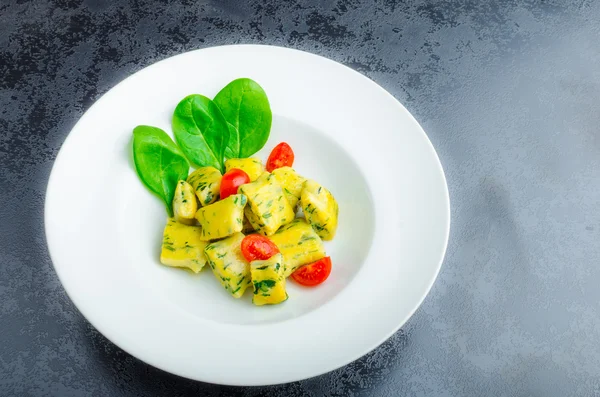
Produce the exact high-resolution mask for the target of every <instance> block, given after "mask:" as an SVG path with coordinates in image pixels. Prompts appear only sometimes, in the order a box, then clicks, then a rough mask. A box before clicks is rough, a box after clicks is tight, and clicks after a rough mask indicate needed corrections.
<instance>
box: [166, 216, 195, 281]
mask: <svg viewBox="0 0 600 397" xmlns="http://www.w3.org/2000/svg"><path fill="white" fill-rule="evenodd" d="M200 234H201V231H200V227H199V226H188V225H184V224H182V223H179V222H177V221H176V220H175V219H174V218H169V220H168V221H167V226H166V227H165V231H164V233H163V242H162V250H161V253H160V263H162V264H163V265H166V266H172V267H184V268H188V269H190V270H191V271H193V272H194V273H198V272H199V271H200V270H202V267H203V266H204V265H205V264H206V258H205V256H204V248H205V247H206V242H204V241H202V239H200Z"/></svg>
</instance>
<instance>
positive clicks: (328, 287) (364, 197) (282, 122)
mask: <svg viewBox="0 0 600 397" xmlns="http://www.w3.org/2000/svg"><path fill="white" fill-rule="evenodd" d="M282 141H285V142H288V143H289V144H290V145H291V146H292V147H293V148H294V152H295V155H296V156H295V157H296V161H295V163H294V169H296V171H297V172H298V173H300V174H301V175H305V176H306V175H310V176H313V178H314V179H315V180H317V181H318V182H319V183H321V184H323V185H324V186H331V187H332V188H331V189H332V193H333V194H334V196H335V197H336V200H337V201H338V203H339V207H340V217H339V227H338V233H337V235H336V238H335V240H333V241H327V242H325V247H326V250H327V255H329V256H331V258H332V263H333V267H332V273H331V275H330V277H329V279H328V280H327V281H326V282H325V283H323V284H321V285H320V286H318V287H313V288H307V287H302V286H299V285H297V284H295V283H294V282H293V281H292V280H289V281H288V283H287V290H288V294H289V296H290V299H288V300H287V301H286V302H284V303H283V304H280V305H275V306H270V307H256V306H254V305H252V304H251V295H252V289H251V288H250V289H248V290H247V291H246V293H245V294H244V296H243V297H242V298H241V299H240V300H241V302H240V301H238V300H236V299H233V298H232V297H231V296H230V294H228V293H227V291H225V290H224V289H223V288H222V287H221V285H220V284H219V282H218V281H217V280H216V279H215V277H214V275H212V274H211V270H210V267H209V266H206V267H205V268H204V269H203V270H202V271H201V272H200V273H199V274H193V273H192V272H188V271H185V270H182V269H174V268H169V267H166V266H163V265H161V264H160V262H159V260H158V258H159V253H160V246H161V241H162V231H163V228H164V225H165V222H166V214H165V210H164V206H163V204H162V203H161V202H160V200H158V199H157V198H156V197H154V196H153V195H151V194H150V193H149V192H146V191H142V189H144V188H143V187H141V184H140V183H139V181H138V180H137V176H136V174H135V171H134V168H133V164H131V160H130V158H129V155H128V154H127V152H126V151H123V152H121V153H122V154H123V156H127V159H126V160H127V161H128V162H129V163H130V166H131V172H129V173H124V174H122V175H120V178H121V180H120V181H112V180H111V181H108V183H119V185H120V186H121V195H120V196H119V197H118V198H116V200H117V201H116V202H114V203H112V204H114V205H115V206H116V207H117V209H116V210H115V212H114V214H115V217H114V223H115V225H114V230H116V231H117V233H118V241H119V242H120V246H119V247H116V249H117V250H118V252H116V253H115V254H116V255H115V257H116V258H121V261H122V262H123V263H122V264H121V265H120V266H131V267H134V268H135V269H133V270H134V271H133V272H132V273H133V274H135V275H136V276H137V278H138V280H139V281H140V282H141V283H143V284H144V285H145V287H147V288H149V289H150V290H151V291H153V292H152V293H154V294H157V295H160V296H162V297H164V299H167V300H169V301H170V302H171V303H172V304H174V305H177V306H179V307H180V308H182V309H184V310H185V311H187V312H189V313H191V314H193V315H195V316H198V317H202V318H204V319H209V320H213V321H216V322H221V323H230V324H255V323H265V322H277V321H282V320H286V319H289V318H293V317H297V316H301V315H302V314H304V313H307V312H309V311H311V310H313V309H315V308H317V307H319V306H321V305H323V304H325V303H326V302H327V301H329V300H330V299H332V298H333V297H334V296H335V295H336V294H337V293H338V292H339V291H341V290H342V289H343V288H344V287H345V286H346V285H347V284H348V283H349V282H350V281H351V280H352V278H353V277H354V275H355V274H356V273H357V272H358V270H359V268H360V267H361V265H362V263H363V262H364V260H365V258H366V256H367V253H368V251H369V248H370V247H371V242H372V239H373V230H374V218H375V217H374V209H373V203H372V200H371V195H370V193H369V190H368V186H367V184H366V182H365V179H364V177H363V176H362V173H361V172H360V170H359V169H358V167H357V165H356V164H355V163H354V161H353V160H352V159H351V158H350V157H349V156H348V155H347V154H346V153H345V152H344V150H343V149H342V148H341V147H340V146H339V145H337V144H336V143H335V142H334V141H332V140H331V139H329V138H328V137H327V136H326V135H324V134H323V133H321V132H319V131H318V130H316V129H314V128H312V127H310V126H309V125H307V124H304V123H301V122H298V121H295V120H291V119H288V118H284V117H278V116H277V115H274V118H273V127H272V130H271V137H270V138H269V141H268V142H267V145H266V146H265V147H264V148H263V150H262V151H261V152H259V153H258V156H259V157H261V158H263V159H264V160H266V157H267V156H268V153H269V151H270V150H271V148H272V147H273V146H275V145H276V144H277V143H279V142H282ZM105 188H106V189H110V187H109V186H106V187H105Z"/></svg>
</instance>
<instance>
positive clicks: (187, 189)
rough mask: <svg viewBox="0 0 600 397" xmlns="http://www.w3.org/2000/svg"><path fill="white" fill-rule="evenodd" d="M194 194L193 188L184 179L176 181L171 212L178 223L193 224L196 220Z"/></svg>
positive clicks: (196, 206)
mask: <svg viewBox="0 0 600 397" xmlns="http://www.w3.org/2000/svg"><path fill="white" fill-rule="evenodd" d="M197 210H198V204H197V203H196V195H195V194H194V188H192V186H191V185H190V184H189V183H187V182H186V181H179V182H177V187H176V188H175V197H174V198H173V214H174V215H175V219H176V220H177V222H179V223H185V224H186V225H193V224H194V223H195V222H196V218H195V216H196V211H197Z"/></svg>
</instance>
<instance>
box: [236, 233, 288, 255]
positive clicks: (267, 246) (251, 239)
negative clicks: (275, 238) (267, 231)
mask: <svg viewBox="0 0 600 397" xmlns="http://www.w3.org/2000/svg"><path fill="white" fill-rule="evenodd" d="M278 253H279V248H277V246H276V245H275V243H274V242H272V241H271V240H269V239H268V238H266V237H265V236H261V235H260V234H249V235H247V236H246V237H244V239H243V240H242V255H244V258H246V260H247V261H248V262H252V261H257V260H261V261H264V260H267V259H269V258H270V257H272V256H273V255H275V254H278Z"/></svg>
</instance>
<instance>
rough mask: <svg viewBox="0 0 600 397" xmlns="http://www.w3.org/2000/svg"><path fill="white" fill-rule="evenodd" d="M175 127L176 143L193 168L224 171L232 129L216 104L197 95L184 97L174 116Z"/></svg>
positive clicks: (173, 124) (173, 123)
mask: <svg viewBox="0 0 600 397" xmlns="http://www.w3.org/2000/svg"><path fill="white" fill-rule="evenodd" d="M172 126H173V133H174V134H175V139H176V140H177V143H178V144H179V146H180V147H181V150H183V153H185V155H186V157H187V158H188V160H190V162H191V163H192V164H193V165H195V166H197V167H206V166H212V167H215V168H217V169H218V170H221V172H223V171H224V168H223V158H224V156H225V148H226V147H227V144H228V142H229V126H228V125H227V121H225V117H223V114H222V113H221V110H219V108H218V107H217V105H215V103H214V102H213V101H211V100H210V99H208V98H207V97H205V96H203V95H198V94H194V95H189V96H187V97H185V98H183V100H182V101H181V102H179V104H178V105H177V107H176V108H175V112H174V113H173V121H172Z"/></svg>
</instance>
